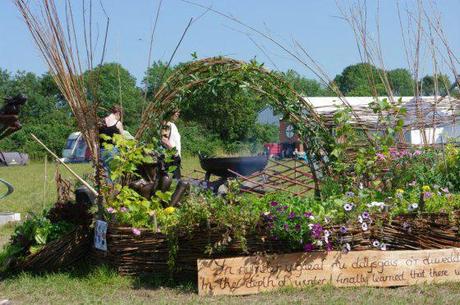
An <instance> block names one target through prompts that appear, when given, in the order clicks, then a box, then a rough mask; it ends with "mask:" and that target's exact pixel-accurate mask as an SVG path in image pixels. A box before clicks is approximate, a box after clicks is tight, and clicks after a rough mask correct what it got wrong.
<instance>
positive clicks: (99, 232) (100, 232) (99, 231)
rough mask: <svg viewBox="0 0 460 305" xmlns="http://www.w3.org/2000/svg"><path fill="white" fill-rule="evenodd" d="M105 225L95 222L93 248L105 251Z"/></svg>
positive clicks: (104, 223)
mask: <svg viewBox="0 0 460 305" xmlns="http://www.w3.org/2000/svg"><path fill="white" fill-rule="evenodd" d="M106 235H107V223H106V222H105V221H102V220H96V225H95V227H94V248H96V249H99V250H102V251H107V240H106Z"/></svg>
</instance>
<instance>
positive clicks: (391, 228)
mask: <svg viewBox="0 0 460 305" xmlns="http://www.w3.org/2000/svg"><path fill="white" fill-rule="evenodd" d="M459 215H460V214H459V213H455V214H454V215H450V216H449V215H447V214H423V215H405V216H400V217H396V218H394V219H392V220H391V221H390V220H388V218H385V216H381V219H379V221H381V222H382V225H379V226H375V225H372V226H371V227H370V229H369V230H367V231H363V230H362V229H361V227H360V226H358V225H357V226H356V227H351V228H348V232H347V233H346V234H343V235H342V236H340V238H341V239H342V242H348V243H350V244H351V245H352V249H353V250H355V251H356V250H357V251H359V250H367V249H369V248H371V245H372V241H373V240H379V241H380V242H383V243H385V244H387V247H388V250H397V249H398V250H401V249H406V250H413V249H435V248H451V247H460V238H459V230H458V222H459ZM331 229H333V230H334V231H338V230H337V228H331ZM246 239H247V243H246V249H245V250H244V251H243V249H242V247H241V244H240V243H239V242H238V241H237V240H230V242H228V244H227V245H225V246H224V250H223V251H221V252H214V253H213V254H212V255H209V254H208V253H207V251H206V250H207V249H208V248H209V246H210V245H215V244H216V243H217V242H222V241H225V240H227V241H228V237H227V236H226V235H225V234H224V232H223V231H220V230H217V229H212V228H211V229H197V230H196V231H195V232H194V233H193V234H190V235H184V236H182V237H179V241H178V243H177V244H178V247H179V248H178V251H177V253H176V257H175V266H174V269H175V271H176V272H175V276H176V277H184V278H192V279H193V278H195V277H196V272H197V264H196V260H197V259H200V258H219V257H232V256H244V255H253V254H256V253H267V254H269V253H287V252H292V250H289V249H290V247H288V245H287V244H285V243H283V242H280V241H274V240H272V239H270V238H267V237H266V236H264V235H263V234H256V233H253V234H250V235H248V236H247V237H246ZM107 246H108V251H107V252H103V251H99V250H96V249H92V256H93V258H95V259H96V261H97V262H99V263H105V264H109V265H111V266H113V267H114V268H116V269H117V271H118V272H119V273H120V274H124V275H145V274H157V275H168V274H170V271H169V270H170V269H169V267H168V259H169V255H170V244H169V243H168V240H167V236H165V235H164V234H162V233H154V232H152V231H151V230H146V229H144V230H141V235H140V236H135V235H134V234H133V233H132V231H131V228H127V227H117V226H114V225H109V228H108V231H107ZM299 250H300V249H299ZM179 271H180V272H179Z"/></svg>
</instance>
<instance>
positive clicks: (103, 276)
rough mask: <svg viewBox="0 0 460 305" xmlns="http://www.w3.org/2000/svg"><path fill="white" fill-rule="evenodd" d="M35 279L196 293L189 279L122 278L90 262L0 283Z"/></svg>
mask: <svg viewBox="0 0 460 305" xmlns="http://www.w3.org/2000/svg"><path fill="white" fill-rule="evenodd" d="M24 276H27V277H30V278H34V279H39V278H49V277H53V276H65V277H68V278H69V279H77V280H83V281H85V280H87V281H96V282H98V283H107V284H111V283H114V282H117V281H120V280H122V281H127V282H128V283H129V285H130V286H131V288H132V289H152V290H155V289H160V288H171V289H174V290H176V291H177V292H181V293H196V292H197V291H198V290H197V287H196V282H195V281H193V280H192V279H191V278H189V279H181V280H178V279H174V278H172V277H171V276H170V274H154V275H152V274H145V275H142V276H122V275H120V274H118V272H117V271H116V270H115V269H114V268H112V267H110V266H108V265H97V264H93V263H89V262H79V263H76V264H75V265H74V266H72V267H70V268H66V269H63V270H60V271H55V272H26V271H22V272H9V273H3V274H0V281H4V280H8V281H14V280H15V279H18V278H20V277H24Z"/></svg>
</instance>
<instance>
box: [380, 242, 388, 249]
mask: <svg viewBox="0 0 460 305" xmlns="http://www.w3.org/2000/svg"><path fill="white" fill-rule="evenodd" d="M380 250H382V251H386V250H387V245H386V244H384V243H382V244H381V245H380Z"/></svg>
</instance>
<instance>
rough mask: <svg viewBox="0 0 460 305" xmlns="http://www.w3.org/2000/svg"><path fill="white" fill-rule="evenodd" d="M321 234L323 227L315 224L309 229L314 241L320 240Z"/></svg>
mask: <svg viewBox="0 0 460 305" xmlns="http://www.w3.org/2000/svg"><path fill="white" fill-rule="evenodd" d="M322 233H323V227H322V226H321V225H320V224H319V223H315V224H314V225H313V227H312V229H311V235H312V236H313V238H315V239H319V238H321V234H322Z"/></svg>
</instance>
